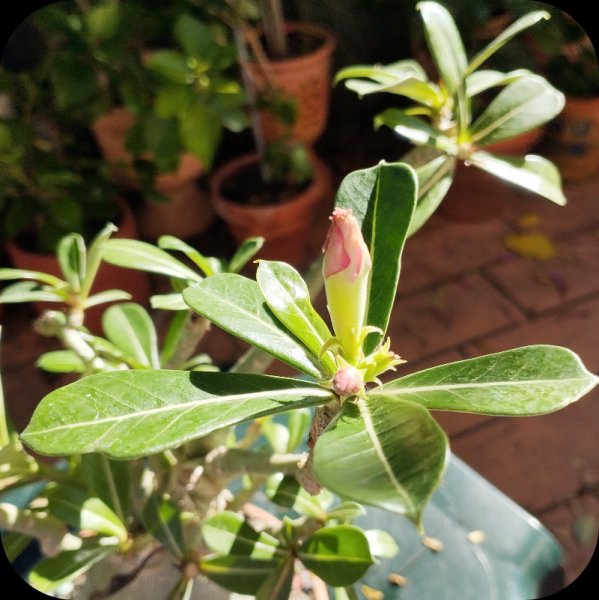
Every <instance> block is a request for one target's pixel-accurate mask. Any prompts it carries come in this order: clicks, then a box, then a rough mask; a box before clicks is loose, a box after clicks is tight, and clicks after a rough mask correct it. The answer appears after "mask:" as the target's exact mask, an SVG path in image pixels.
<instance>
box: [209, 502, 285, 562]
mask: <svg viewBox="0 0 599 600" xmlns="http://www.w3.org/2000/svg"><path fill="white" fill-rule="evenodd" d="M202 536H203V538H204V541H205V542H206V545H207V546H208V548H210V549H211V550H212V551H213V552H218V553H219V554H233V555H235V556H248V557H252V558H255V559H259V560H269V559H271V558H273V557H275V555H284V554H285V553H284V552H283V550H279V542H278V540H277V539H276V538H275V537H273V536H272V535H270V534H269V533H268V532H266V531H260V532H258V531H256V530H255V529H254V528H253V527H252V526H251V525H250V524H249V523H248V522H247V521H246V520H245V518H244V517H243V516H242V515H240V514H238V513H234V512H230V511H225V512H221V513H218V514H216V515H214V516H212V517H208V518H207V519H205V520H204V521H203V522H202Z"/></svg>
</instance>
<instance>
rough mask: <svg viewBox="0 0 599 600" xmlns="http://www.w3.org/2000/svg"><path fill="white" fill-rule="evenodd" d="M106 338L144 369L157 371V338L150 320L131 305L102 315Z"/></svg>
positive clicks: (118, 305)
mask: <svg viewBox="0 0 599 600" xmlns="http://www.w3.org/2000/svg"><path fill="white" fill-rule="evenodd" d="M102 328H103V329H104V333H105V335H106V338H107V339H108V340H109V341H110V342H112V343H113V344H114V345H115V346H116V347H117V348H119V349H120V350H122V351H123V352H124V353H125V354H126V355H127V356H130V357H131V358H133V359H134V360H135V361H136V362H138V363H139V364H140V365H142V366H144V367H147V368H152V367H153V368H158V367H159V366H160V361H159V358H158V337H157V334H156V328H155V327H154V323H153V321H152V318H151V317H150V315H149V314H148V313H147V311H146V310H145V309H144V308H143V307H142V306H140V305H139V304H135V303H134V302H127V303H124V304H115V305H113V306H110V307H109V308H108V309H106V311H104V314H103V315H102Z"/></svg>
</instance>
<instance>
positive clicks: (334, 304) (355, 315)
mask: <svg viewBox="0 0 599 600" xmlns="http://www.w3.org/2000/svg"><path fill="white" fill-rule="evenodd" d="M322 250H323V252H324V260H323V275H324V284H325V291H326V297H327V305H328V309H329V313H330V315H331V321H332V324H333V329H334V331H335V335H336V337H337V339H338V340H339V342H340V344H341V348H342V349H343V353H344V355H345V358H347V359H348V360H350V361H353V360H355V358H356V355H357V352H358V350H359V346H360V343H359V339H358V338H359V335H360V331H361V329H362V326H363V325H364V319H365V316H366V305H367V301H368V278H369V275H370V269H371V266H372V261H371V259H370V254H369V252H368V247H367V246H366V243H365V242H364V238H363V237H362V231H361V230H360V225H359V223H358V221H357V220H356V218H355V217H354V215H353V214H352V211H351V209H348V208H336V209H335V210H334V211H333V215H332V216H331V225H330V227H329V231H328V234H327V237H326V240H325V243H324V246H323V249H322Z"/></svg>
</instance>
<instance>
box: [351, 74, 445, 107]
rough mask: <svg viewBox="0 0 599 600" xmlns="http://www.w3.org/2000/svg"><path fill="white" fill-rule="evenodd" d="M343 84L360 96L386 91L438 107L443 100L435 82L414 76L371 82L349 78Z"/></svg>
mask: <svg viewBox="0 0 599 600" xmlns="http://www.w3.org/2000/svg"><path fill="white" fill-rule="evenodd" d="M345 86H346V87H347V88H348V89H350V90H352V91H353V92H356V94H358V96H360V97H364V96H367V95H368V94H378V93H384V92H386V93H388V94H396V95H398V96H404V97H405V98H409V99H410V100H412V101H413V102H416V103H418V104H422V105H424V106H429V107H431V108H438V107H439V106H441V104H442V103H443V100H444V98H443V95H442V93H441V91H440V90H439V87H438V86H437V85H436V84H434V83H432V82H429V81H422V80H420V79H417V78H416V77H406V78H404V79H397V80H396V81H393V82H391V83H373V82H371V81H363V80H360V79H349V80H347V81H346V82H345Z"/></svg>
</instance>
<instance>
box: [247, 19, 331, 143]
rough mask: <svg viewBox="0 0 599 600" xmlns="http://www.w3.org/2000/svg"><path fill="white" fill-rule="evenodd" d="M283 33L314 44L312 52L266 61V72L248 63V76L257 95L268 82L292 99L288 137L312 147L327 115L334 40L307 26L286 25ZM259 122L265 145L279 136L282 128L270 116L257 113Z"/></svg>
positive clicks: (322, 32)
mask: <svg viewBox="0 0 599 600" xmlns="http://www.w3.org/2000/svg"><path fill="white" fill-rule="evenodd" d="M286 29H287V34H288V36H292V35H298V36H306V37H307V38H313V39H315V40H317V44H318V45H317V47H316V49H315V50H313V51H312V52H309V53H308V54H303V55H300V56H291V57H289V58H285V59H277V60H269V61H268V64H267V65H264V66H265V70H266V71H268V72H265V70H264V69H262V68H261V66H260V65H259V64H258V63H252V64H251V73H250V75H251V77H252V79H253V81H254V84H255V86H256V90H257V91H258V92H259V93H260V92H263V91H264V90H265V89H266V88H267V87H268V81H269V79H270V81H271V82H272V85H273V86H275V87H276V88H277V89H278V90H279V91H280V92H281V93H282V94H283V96H285V97H291V98H294V99H295V101H296V103H297V115H296V122H295V125H294V127H293V130H292V135H293V137H295V138H296V139H298V140H301V141H303V142H306V143H307V144H312V143H313V142H314V141H316V140H317V139H318V138H319V137H320V135H321V134H322V132H323V131H324V129H325V127H326V122H327V118H328V114H329V104H330V98H331V74H332V73H331V71H332V59H333V51H334V49H335V38H334V37H333V35H332V34H331V32H329V31H328V30H326V29H324V28H322V27H319V26H317V25H312V24H308V23H288V24H287V25H286ZM260 120H261V125H262V133H263V135H264V139H265V141H266V142H269V141H272V140H273V139H275V138H277V137H279V136H280V135H281V134H282V133H283V131H284V127H283V125H282V124H281V122H280V121H279V119H278V118H277V116H276V115H274V114H272V113H271V112H269V111H267V110H263V111H261V113H260Z"/></svg>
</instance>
